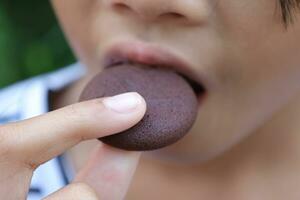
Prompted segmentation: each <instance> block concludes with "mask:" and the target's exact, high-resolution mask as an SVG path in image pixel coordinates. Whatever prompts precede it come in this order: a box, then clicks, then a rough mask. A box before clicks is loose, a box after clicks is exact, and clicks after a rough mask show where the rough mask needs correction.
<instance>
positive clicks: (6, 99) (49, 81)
mask: <svg viewBox="0 0 300 200" xmlns="http://www.w3.org/2000/svg"><path fill="white" fill-rule="evenodd" d="M84 73H85V71H84V67H82V65H81V64H80V63H76V64H73V65H70V66H67V67H64V68H61V69H59V70H57V71H54V72H50V73H47V74H42V75H39V76H36V77H33V78H30V79H27V80H23V81H20V82H17V83H15V84H13V85H10V86H8V87H5V88H3V89H0V124H1V123H7V122H10V121H17V120H20V119H24V118H26V116H24V115H23V114H22V111H24V109H25V107H26V108H27V109H28V105H34V107H33V106H31V108H30V110H32V109H33V110H32V111H31V112H36V114H39V112H43V110H41V109H39V106H40V105H38V104H41V103H43V102H45V101H46V99H45V98H46V96H47V94H46V93H47V92H48V91H49V90H59V89H60V88H62V87H65V86H66V85H68V84H70V83H72V82H73V81H75V80H77V79H79V78H80V77H81V76H82V75H83V74H84ZM28 100H30V102H28ZM40 107H42V105H41V106H40ZM34 109H38V110H36V111H34ZM27 113H28V112H27ZM31 114H32V115H33V114H34V113H31ZM29 117H30V116H29Z"/></svg>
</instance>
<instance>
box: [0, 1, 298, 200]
mask: <svg viewBox="0 0 300 200" xmlns="http://www.w3.org/2000/svg"><path fill="white" fill-rule="evenodd" d="M52 3H53V7H54V9H55V11H56V13H57V16H58V18H59V20H60V22H61V25H62V27H63V29H64V31H65V33H66V36H67V38H68V40H69V42H70V45H71V46H72V48H73V50H74V52H75V54H76V55H77V57H78V59H79V60H80V61H81V62H82V63H83V64H84V65H85V66H86V67H87V71H88V73H87V76H86V77H84V78H83V79H82V80H80V81H78V82H77V83H75V84H73V85H71V86H70V87H68V88H65V90H63V91H60V92H59V93H57V94H55V95H54V98H53V101H52V102H53V108H54V109H56V108H60V107H63V106H66V105H69V104H72V103H74V102H75V101H76V99H77V97H78V95H79V93H80V92H81V89H82V87H83V85H84V84H85V83H86V82H87V80H88V79H89V78H90V77H91V76H92V75H93V74H94V73H95V72H99V71H101V70H102V66H99V63H101V62H102V61H103V56H104V52H105V51H106V50H107V49H108V48H109V46H110V45H112V44H114V43H115V42H117V41H128V40H129V41H141V42H146V43H151V44H159V45H160V46H162V47H164V48H167V49H169V50H171V51H172V52H173V53H175V54H177V55H179V56H180V57H182V58H184V59H185V60H187V61H188V62H189V64H190V66H191V68H192V70H193V72H194V74H197V75H198V76H199V77H201V79H202V83H203V84H204V86H205V87H206V89H207V97H206V99H205V100H204V101H203V103H202V105H201V106H200V108H199V115H198V116H199V117H198V119H197V121H196V123H195V125H194V127H193V128H192V130H191V131H190V133H189V134H188V135H187V136H186V137H185V138H184V139H182V140H181V141H180V142H178V143H177V144H175V145H173V146H170V147H169V148H166V149H164V150H159V151H156V152H153V153H151V154H149V155H147V154H146V155H145V156H144V157H143V158H142V160H141V162H140V165H139V167H138V170H137V172H136V175H135V177H134V179H133V182H132V185H131V187H130V189H129V192H128V194H127V198H128V199H168V198H169V199H172V198H173V199H220V196H221V197H222V199H237V200H238V199H299V192H298V188H297V183H298V182H299V180H300V173H299V172H298V171H299V170H298V169H299V167H300V160H299V155H300V136H299V134H298V131H299V129H300V127H299V126H300V125H298V124H299V123H298V121H297V120H296V119H299V118H300V67H299V65H300V59H299V57H298V55H299V52H300V37H299V35H300V21H296V22H295V24H293V26H291V27H290V28H289V29H288V30H285V29H284V27H283V24H282V22H281V19H280V12H279V10H278V7H277V6H276V5H277V4H276V1H274V0H263V1H258V0H253V1H235V0H228V1H215V0H213V1H208V0H203V1H200V0H190V1H183V0H174V1H168V2H167V3H166V1H163V0H152V1H150V0H98V1H91V0H64V1H61V0H52ZM276 9H277V10H276ZM174 13H175V14H174ZM179 16H180V17H179ZM183 36H184V37H183ZM195 38H197V39H195ZM76 105H77V106H78V107H80V108H81V109H83V110H84V109H86V108H84V107H85V106H84V105H82V104H79V105H78V104H76ZM68 108H69V109H70V107H67V108H62V109H68ZM71 108H74V106H73V107H72V106H71ZM75 108H76V106H75ZM94 109H95V108H94ZM143 109H145V105H144V104H143V103H142V104H141V107H140V108H139V112H138V113H139V114H135V115H134V114H133V115H132V118H130V119H131V120H132V121H130V120H129V118H128V121H130V123H125V122H124V121H123V125H124V126H122V127H119V128H120V129H121V128H124V129H125V128H126V127H128V126H131V125H133V123H134V122H137V121H138V119H140V118H141V116H142V114H143V112H144V110H143ZM70 110H71V112H73V111H74V110H73V111H72V109H70ZM59 111H61V110H59ZM59 111H54V112H56V113H57V112H59ZM59 113H61V114H60V115H61V116H63V114H62V113H64V112H59ZM102 114H103V116H104V115H106V117H103V116H102V115H101V116H102V118H103V119H110V120H109V121H110V122H111V123H112V127H114V126H117V124H118V123H115V121H118V120H117V119H118V118H117V117H116V116H115V115H109V114H107V113H105V112H103V113H102ZM78 115H79V116H81V117H84V116H87V115H92V113H89V114H87V115H82V114H81V113H80V112H79V113H78ZM46 116H48V115H46ZM101 116H99V119H102V118H101ZM43 119H45V117H44V118H43V117H42V118H38V119H36V120H38V121H36V120H35V121H34V120H33V121H31V122H32V123H26V122H20V123H21V125H23V127H26V128H27V129H28V130H32V127H34V126H35V125H34V124H44V127H42V130H48V131H49V132H50V133H55V130H53V127H62V128H61V129H60V130H66V129H65V128H66V127H63V125H62V124H58V125H57V124H54V126H53V124H52V123H53V121H54V122H56V123H59V122H58V120H54V119H55V117H54V116H53V115H52V116H51V115H50V117H48V118H47V117H46V119H48V120H46V121H45V123H40V122H39V121H43ZM50 119H52V120H50ZM92 119H93V117H92V116H90V120H92ZM99 119H97V120H99ZM86 120H87V119H86ZM63 121H64V122H65V121H66V120H63ZM33 122H39V123H33ZM51 122H52V123H51ZM68 123H70V124H71V123H72V122H68ZM73 123H74V121H73ZM70 124H69V125H70ZM104 124H105V123H104ZM119 124H120V123H119ZM97 125H98V129H95V130H99V132H100V133H98V134H95V133H91V137H89V138H88V139H91V138H96V136H101V135H103V134H104V133H103V134H102V131H101V130H110V131H109V133H105V134H113V133H114V131H116V130H120V129H114V128H112V127H111V129H105V127H99V126H100V125H99V124H97ZM97 125H96V124H94V126H97ZM18 126H19V125H17V124H13V125H10V126H5V127H4V128H2V130H1V129H0V130H1V131H3V133H6V134H5V135H7V137H9V136H8V135H9V134H8V133H11V132H13V133H15V134H16V135H18V134H21V133H23V132H24V131H20V129H16V128H15V127H18ZM70 126H71V125H70ZM21 127H22V126H21ZM18 130H19V131H18ZM22 130H24V129H22ZM25 130H26V129H25ZM33 130H34V129H33ZM81 130H82V129H81ZM89 130H90V129H89ZM31 132H32V134H36V133H34V131H29V133H31ZM61 132H63V133H64V134H67V133H66V132H65V131H61ZM71 132H72V131H71ZM73 132H74V133H73ZM73 132H72V133H73V134H75V133H76V132H78V131H75V130H73ZM80 132H82V131H80ZM64 134H63V135H64ZM68 134H70V133H68ZM68 134H67V135H68ZM82 134H83V133H82ZM23 135H24V134H23ZM23 135H22V138H23ZM71 135H72V134H71ZM76 135H77V134H75V136H76ZM83 135H84V134H83ZM75 136H73V137H74V138H76V137H75ZM77 136H78V135H77ZM61 137H62V136H61ZM61 137H59V138H56V140H55V143H56V142H60V140H61V139H62V138H61ZM73 137H71V138H73ZM82 137H83V136H81V137H80V138H82ZM31 138H34V137H31ZM63 138H64V137H63ZM5 141H7V140H5ZM8 141H10V140H8ZM22 141H23V140H21V141H20V142H22ZM24 141H25V140H24ZM37 141H38V140H37ZM67 141H68V140H63V141H61V143H62V144H64V143H63V142H67ZM75 141H76V142H74V143H72V144H69V143H68V144H69V145H67V146H63V147H62V148H61V149H59V151H57V150H53V151H54V152H56V153H53V154H51V156H45V157H43V156H40V157H42V158H41V159H40V160H38V161H36V162H33V163H34V165H29V166H34V167H29V168H28V165H25V166H26V167H24V164H20V165H18V166H19V167H18V168H16V169H15V167H12V166H16V165H13V164H11V163H16V160H17V161H18V162H17V163H24V162H20V158H19V157H20V155H21V154H20V153H19V154H18V152H23V151H28V150H26V148H25V147H26V145H27V147H28V143H26V145H25V143H20V144H23V145H20V146H21V147H23V146H24V148H20V149H22V151H17V152H16V151H12V150H11V149H14V148H15V147H11V146H10V148H7V149H8V150H9V151H3V152H16V153H15V154H13V155H14V156H10V157H13V158H16V159H15V160H12V161H11V160H8V161H10V162H3V163H10V164H7V165H2V167H3V168H4V169H5V170H6V171H10V172H11V173H14V174H15V172H13V169H15V171H17V172H20V177H19V178H24V177H25V178H24V180H27V182H26V184H25V183H24V184H23V188H24V185H26V186H28V180H30V176H31V173H32V171H33V170H34V168H35V167H36V166H38V165H39V164H40V163H41V162H43V161H46V160H47V159H50V158H51V157H54V156H55V155H57V154H58V152H63V151H65V150H66V149H68V148H70V147H71V146H74V145H75V144H77V143H78V142H79V141H78V140H75ZM28 142H29V141H28ZM51 142H52V143H51ZM40 143H42V142H40ZM55 143H54V141H45V143H43V144H42V145H38V146H43V145H46V144H48V145H49V144H55ZM4 144H10V143H9V142H7V143H4ZM59 144H60V143H59ZM93 145H94V143H93V144H92V143H86V144H83V145H78V146H77V147H76V148H75V149H73V150H71V152H70V156H71V157H72V158H73V159H74V163H75V164H76V166H77V167H78V168H80V167H81V166H82V165H83V168H82V170H81V171H79V175H78V176H77V178H75V182H76V181H78V182H83V185H84V186H82V185H80V184H79V187H78V188H83V189H82V191H83V192H82V197H81V199H87V198H86V197H84V194H86V195H88V196H89V197H90V198H91V199H93V198H94V199H97V198H99V199H122V197H123V196H124V195H125V193H126V190H127V187H128V184H129V182H130V177H131V175H132V173H133V171H134V168H135V167H134V166H136V162H137V160H138V157H139V156H138V155H135V154H134V155H132V157H130V156H128V157H127V156H125V155H126V153H125V152H123V153H124V154H125V155H123V154H122V153H121V152H119V153H117V155H120V156H119V158H120V160H121V161H120V160H118V162H117V161H116V162H115V165H113V166H119V165H120V166H123V165H122V164H120V163H124V162H125V161H128V163H131V164H130V166H131V167H127V168H126V169H127V170H122V172H123V173H118V172H119V171H118V170H116V171H113V173H109V174H112V175H113V176H105V174H107V172H111V171H107V170H103V169H107V168H105V166H111V165H109V164H108V163H109V162H108V160H113V159H112V157H113V156H111V155H112V154H113V153H112V152H114V150H113V149H110V150H107V151H105V150H103V149H109V148H108V147H105V148H103V147H98V148H99V150H98V151H97V150H96V153H94V154H93V155H94V156H92V158H90V159H89V160H88V162H87V164H86V162H85V158H86V157H87V154H88V152H89V149H90V148H91V146H93ZM97 145H99V143H97ZM4 146H5V145H4ZM2 149H4V150H5V149H6V148H2ZM32 152H33V153H32ZM97 152H98V153H97ZM99 154H100V155H101V156H100V155H99ZM15 155H16V156H15ZM28 155H31V156H29V158H31V157H33V158H35V155H40V149H38V150H35V151H29V153H28ZM113 155H115V154H113ZM102 156H103V157H102ZM7 157H8V156H7ZM99 157H100V158H106V159H103V160H101V159H99V160H98V159H96V158H99ZM17 158H18V159H17ZM82 158H84V159H82ZM122 158H124V159H123V160H122ZM130 158H131V159H130ZM25 163H28V162H25ZM30 163H32V162H30ZM116 163H118V164H116ZM291 163H292V164H291ZM7 166H8V167H7ZM19 168H21V169H22V170H20V169H19ZM28 169H29V170H28ZM109 169H115V168H114V167H113V168H111V167H110V168H109ZM117 169H118V167H117ZM127 172H128V173H127ZM7 174H9V173H7ZM24 174H25V175H24ZM124 174H125V175H127V176H124ZM2 176H4V175H2ZM124 177H125V178H124ZM4 178H6V179H7V177H4ZM4 178H3V177H2V180H4ZM110 178H112V179H110ZM6 179H5V180H6ZM21 180H23V179H21ZM112 180H113V181H112ZM145 180H147V181H145ZM111 181H112V182H111ZM107 183H109V184H108V185H109V186H110V187H109V189H107V188H106V186H107ZM125 183H126V184H125ZM12 184H13V183H12ZM119 184H121V186H122V187H117V186H120V185H119ZM6 185H9V184H6ZM77 186H78V185H76V184H75V189H72V188H73V187H74V183H73V185H72V184H71V186H69V187H66V188H64V189H62V191H60V192H58V193H56V194H54V196H52V197H50V198H52V199H55V198H57V199H59V198H60V199H61V198H70V197H73V196H74V195H75V194H76V191H78V190H80V189H76V187H77ZM114 186H115V187H114ZM20 187H21V188H22V184H21V186H20ZM4 188H5V187H4ZM70 188H71V189H70ZM87 188H88V189H87ZM115 188H121V189H120V191H117V192H114V189H115ZM4 191H5V190H4ZM23 191H26V188H25V189H23ZM91 191H92V192H91ZM1 194H3V192H1ZM113 194H120V195H117V196H113V197H112V196H105V195H113ZM72 195H73V196H72ZM97 195H98V196H97ZM100 195H104V196H101V197H102V198H101V197H99V196H100ZM182 195H184V196H182ZM75 196H76V197H78V199H80V197H79V195H75ZM6 199H8V198H6Z"/></svg>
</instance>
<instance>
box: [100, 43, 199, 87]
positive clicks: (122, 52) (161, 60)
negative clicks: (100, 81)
mask: <svg viewBox="0 0 300 200" xmlns="http://www.w3.org/2000/svg"><path fill="white" fill-rule="evenodd" d="M126 63H137V64H143V65H149V66H158V67H163V68H171V69H173V70H175V71H176V72H177V73H179V74H181V75H183V76H184V77H185V78H186V79H189V82H190V83H191V82H192V83H191V84H192V85H193V84H198V85H200V87H201V88H202V89H203V90H204V87H203V82H202V81H201V80H199V77H198V76H196V73H195V72H194V71H193V70H192V68H191V66H190V65H189V64H188V62H186V61H185V60H184V59H182V58H180V57H179V56H177V55H175V54H174V53H172V52H170V51H168V50H166V49H163V48H161V47H159V46H156V45H152V44H146V43H142V42H121V43H117V44H115V45H112V46H111V47H110V48H108V51H107V52H106V53H105V54H104V60H103V63H102V64H103V66H104V67H110V66H115V65H119V64H126ZM198 87H199V86H198ZM194 89H195V88H194ZM202 89H200V90H202ZM197 90H199V88H198V89H197ZM198 92H199V91H198Z"/></svg>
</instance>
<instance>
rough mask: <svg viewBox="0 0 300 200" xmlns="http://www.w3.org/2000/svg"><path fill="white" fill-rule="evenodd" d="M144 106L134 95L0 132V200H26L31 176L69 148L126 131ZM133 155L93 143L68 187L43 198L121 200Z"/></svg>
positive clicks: (71, 108)
mask: <svg viewBox="0 0 300 200" xmlns="http://www.w3.org/2000/svg"><path fill="white" fill-rule="evenodd" d="M145 111H146V103H145V101H144V99H143V98H142V97H141V96H140V95H138V94H137V93H126V94H122V95H118V96H115V97H108V98H102V99H94V100H90V101H86V102H81V103H77V104H73V105H70V106H67V107H65V108H62V109H59V110H56V111H53V112H49V113H47V114H45V115H41V116H38V117H35V118H32V119H28V120H24V121H20V122H16V123H11V124H7V125H3V126H0V172H1V173H0V199H6V200H10V199H11V200H14V199H26V196H27V193H28V190H29V186H30V182H31V178H32V175H33V171H34V170H35V169H36V168H37V167H38V166H39V165H41V164H43V163H45V162H46V161H48V160H50V159H52V158H54V157H56V156H58V155H60V154H61V153H63V152H65V151H66V150H67V149H69V148H71V147H73V146H74V145H76V144H78V143H80V142H82V141H84V140H90V139H96V138H99V137H103V136H107V135H111V134H115V133H118V132H121V131H123V130H126V129H128V128H130V127H132V126H133V125H135V124H136V123H137V122H139V121H140V120H141V119H142V117H143V116H144V114H145ZM138 158H139V153H137V152H127V151H122V150H118V149H115V148H112V147H108V146H106V145H103V144H101V143H100V142H99V146H98V147H97V149H96V150H95V151H94V152H93V153H92V155H91V158H90V159H89V161H88V162H87V164H86V165H85V167H83V169H82V170H81V171H80V172H79V173H78V174H77V176H76V177H75V179H74V181H73V183H71V184H70V185H68V186H66V187H65V188H63V189H61V190H60V191H58V192H56V193H54V194H52V195H50V196H49V197H47V198H46V199H47V200H54V199H72V200H73V199H74V200H77V199H78V200H79V199H80V200H81V199H93V200H94V199H122V198H124V196H125V194H126V191H127V189H128V186H129V183H130V180H131V177H132V175H133V173H134V170H135V167H136V164H137V162H138Z"/></svg>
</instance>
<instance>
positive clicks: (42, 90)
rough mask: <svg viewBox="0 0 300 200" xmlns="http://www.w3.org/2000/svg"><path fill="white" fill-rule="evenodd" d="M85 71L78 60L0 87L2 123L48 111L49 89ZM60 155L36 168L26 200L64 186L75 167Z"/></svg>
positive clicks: (35, 199) (68, 81)
mask: <svg viewBox="0 0 300 200" xmlns="http://www.w3.org/2000/svg"><path fill="white" fill-rule="evenodd" d="M84 73H85V71H84V68H83V67H82V66H81V64H79V63H76V64H73V65H70V66H68V67H65V68H63V69H60V70H58V71H55V72H51V73H48V74H44V75H40V76H37V77H34V78H31V79H28V80H25V81H21V82H19V83H16V84H13V85H11V86H8V87H6V88H3V89H1V90H0V99H1V100H0V124H5V123H8V122H14V121H18V120H24V119H28V118H31V117H34V116H37V115H41V114H43V113H46V112H48V111H49V105H48V95H49V91H50V90H51V91H57V90H60V89H62V88H64V87H66V86H67V85H69V84H71V83H73V82H74V81H76V80H78V79H79V78H80V77H81V76H82V75H83V74H84ZM69 163H70V162H69V161H68V158H67V157H66V156H64V155H60V156H58V157H56V158H54V159H52V160H50V161H48V162H46V163H45V164H43V165H41V166H40V167H38V168H37V169H36V171H35V172H34V174H33V177H32V181H31V186H30V190H29V194H28V197H27V200H38V199H41V198H43V197H45V196H47V195H49V194H50V193H53V192H54V191H56V190H58V189H60V188H62V187H63V186H65V185H66V184H68V183H69V181H70V180H71V179H72V176H73V172H74V170H73V168H72V166H71V165H70V164H69Z"/></svg>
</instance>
